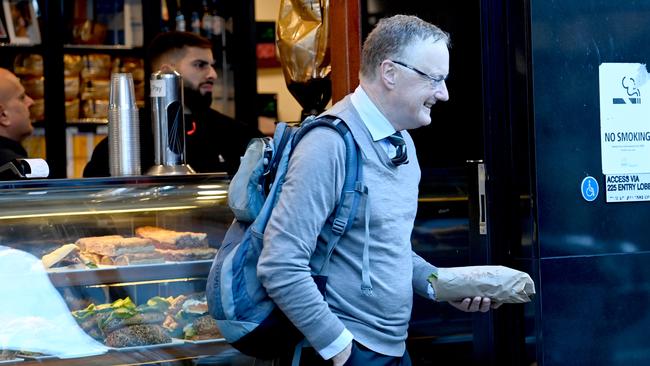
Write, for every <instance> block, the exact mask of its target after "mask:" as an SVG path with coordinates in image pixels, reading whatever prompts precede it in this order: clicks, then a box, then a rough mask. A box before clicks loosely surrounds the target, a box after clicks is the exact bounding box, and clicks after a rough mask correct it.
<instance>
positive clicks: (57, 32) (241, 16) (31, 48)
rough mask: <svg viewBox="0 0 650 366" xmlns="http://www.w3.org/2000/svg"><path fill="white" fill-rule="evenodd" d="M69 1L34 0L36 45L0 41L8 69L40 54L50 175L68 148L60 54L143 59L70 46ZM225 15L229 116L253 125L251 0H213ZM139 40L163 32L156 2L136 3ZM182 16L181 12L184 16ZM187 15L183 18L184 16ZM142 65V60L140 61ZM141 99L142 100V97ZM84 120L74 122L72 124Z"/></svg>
mask: <svg viewBox="0 0 650 366" xmlns="http://www.w3.org/2000/svg"><path fill="white" fill-rule="evenodd" d="M75 1H80V0H63V1H61V0H38V4H39V10H40V17H39V24H40V28H41V44H38V45H14V44H10V43H0V52H2V54H3V57H2V58H0V67H5V68H8V69H12V68H13V60H14V58H15V56H16V55H18V54H21V53H36V54H40V55H43V76H44V77H45V86H44V95H45V97H44V100H45V121H43V122H39V124H40V125H41V127H42V129H43V132H41V133H42V134H44V136H45V154H46V158H47V162H48V164H49V167H50V178H66V177H68V174H67V171H68V168H67V167H68V161H67V160H68V156H67V151H68V146H67V142H66V140H67V138H66V136H67V132H66V130H67V128H68V127H69V126H70V124H68V123H67V122H66V111H65V96H64V93H63V92H62V89H63V85H64V75H63V70H64V64H63V55H64V54H66V53H73V54H81V55H83V54H89V53H103V54H109V55H113V56H126V55H128V56H136V57H140V58H144V57H145V54H146V50H145V48H143V47H127V46H122V45H73V44H69V43H68V42H69V40H67V39H66V35H65V34H66V31H65V30H66V29H67V23H68V22H69V21H70V20H71V16H69V14H68V13H66V11H68V10H69V9H70V8H71V5H72V4H74V2H75ZM201 3H202V1H201V0H182V1H181V2H180V4H181V8H182V9H183V11H186V9H192V8H198V7H200V6H201ZM216 3H219V4H220V5H219V6H220V9H221V10H222V11H223V12H224V15H225V16H228V17H232V19H233V32H232V33H231V34H229V37H230V38H229V39H228V58H229V60H228V64H229V65H231V67H232V73H233V75H234V76H233V79H234V80H233V85H234V94H235V96H236V98H235V100H234V102H235V106H234V114H235V118H236V119H237V120H239V121H242V122H244V123H247V124H249V125H252V126H257V115H256V110H255V108H251V103H253V104H254V102H251V101H255V98H256V95H257V66H256V56H255V11H254V9H255V4H254V0H244V1H238V2H232V3H231V2H225V1H216ZM167 4H168V6H169V11H170V13H172V14H175V12H176V10H177V9H176V2H175V1H167ZM142 11H143V17H142V20H143V38H144V44H145V45H146V44H148V43H149V41H150V40H151V39H153V37H154V36H155V35H156V34H158V33H160V32H161V31H162V30H163V26H164V25H163V24H162V21H161V17H160V16H159V14H161V2H160V1H146V0H143V1H142ZM187 15H188V14H186V17H187ZM188 19H189V18H188ZM219 47H220V45H219V46H218V47H217V46H216V45H215V48H214V50H215V57H216V58H219V59H220V57H218V54H217V52H219V51H220V48H219ZM145 64H146V63H145ZM150 74H151V70H148V69H147V67H146V66H145V83H146V84H145V90H147V87H148V77H147V75H150ZM145 102H146V100H145ZM85 122H88V121H86V120H80V121H75V123H74V124H73V125H74V126H77V125H80V124H81V123H85Z"/></svg>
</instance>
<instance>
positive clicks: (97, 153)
mask: <svg viewBox="0 0 650 366" xmlns="http://www.w3.org/2000/svg"><path fill="white" fill-rule="evenodd" d="M140 116H141V118H140V121H141V122H140V127H141V128H140V136H141V138H140V139H141V140H142V143H141V146H140V151H141V155H142V156H141V166H142V173H143V174H145V173H146V172H147V170H148V169H149V168H150V167H151V166H153V165H154V151H153V136H152V133H151V128H150V124H149V123H147V124H146V125H143V124H142V121H150V120H151V118H150V117H148V116H150V114H145V113H141V114H140ZM144 116H147V117H144ZM143 117H144V118H143ZM185 130H186V134H185V151H186V163H187V164H188V165H189V166H191V167H192V169H194V171H196V172H197V173H212V172H226V173H228V174H230V175H232V174H235V172H236V171H237V168H239V161H240V158H241V156H242V155H244V152H245V151H246V147H247V146H248V142H249V141H250V140H251V139H252V138H254V137H262V136H263V135H262V133H261V132H260V131H258V130H257V129H256V128H252V127H249V126H247V125H245V124H243V123H241V122H238V121H236V120H234V119H232V118H230V117H228V116H226V115H223V114H221V113H219V112H217V111H215V110H214V109H207V110H205V111H203V112H202V113H195V114H193V115H185ZM83 176H84V177H108V176H110V170H109V167H108V138H105V139H103V140H102V141H100V142H99V144H98V145H97V147H95V150H94V151H93V154H92V157H91V159H90V161H89V162H88V164H86V167H85V168H84V172H83Z"/></svg>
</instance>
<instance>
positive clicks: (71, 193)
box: [0, 174, 233, 365]
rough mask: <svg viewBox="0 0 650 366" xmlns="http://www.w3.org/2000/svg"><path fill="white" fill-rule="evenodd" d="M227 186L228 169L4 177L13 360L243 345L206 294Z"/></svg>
mask: <svg viewBox="0 0 650 366" xmlns="http://www.w3.org/2000/svg"><path fill="white" fill-rule="evenodd" d="M227 190H228V180H227V179H226V177H225V175H223V174H195V175H188V176H157V177H148V176H137V177H128V178H126V177H125V178H97V179H94V178H93V179H77V180H74V179H70V180H57V179H53V180H32V181H11V182H8V181H7V182H0V224H1V225H0V263H2V264H3V266H4V267H3V268H2V269H0V287H1V288H2V293H3V294H4V296H3V298H4V300H0V306H2V307H3V309H4V310H3V313H2V314H1V315H0V320H2V321H3V322H5V324H6V323H9V324H15V325H16V326H13V327H3V328H2V329H1V330H0V355H1V356H0V357H2V363H3V364H5V363H8V364H13V363H16V364H21V365H23V364H30V362H38V363H50V364H52V365H88V364H97V365H114V364H133V363H138V364H146V363H157V362H161V361H168V360H175V359H178V360H180V359H186V360H187V359H192V358H200V357H205V356H212V357H215V356H219V355H220V354H222V353H224V354H229V353H231V352H233V349H232V348H231V347H230V346H229V345H228V344H227V343H226V342H225V340H224V339H223V338H222V337H221V334H220V333H219V329H218V328H217V326H216V322H215V321H214V319H212V318H211V317H210V315H209V314H208V309H207V300H206V295H205V283H206V278H207V275H208V272H209V269H210V266H211V264H212V259H213V258H214V256H215V254H216V252H217V249H218V245H219V243H220V242H221V240H222V238H223V236H224V234H225V232H226V230H227V229H228V226H229V225H230V222H231V221H232V214H231V212H230V209H229V208H228V205H227V197H226V195H227ZM6 263H8V264H6ZM45 303H46V304H48V306H46V307H44V306H42V304H45ZM44 334H49V335H44ZM52 339H56V340H52ZM61 339H66V340H67V341H66V342H63V341H61Z"/></svg>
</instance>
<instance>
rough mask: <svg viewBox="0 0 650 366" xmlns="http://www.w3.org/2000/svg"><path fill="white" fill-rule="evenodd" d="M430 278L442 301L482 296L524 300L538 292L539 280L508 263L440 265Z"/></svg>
mask: <svg viewBox="0 0 650 366" xmlns="http://www.w3.org/2000/svg"><path fill="white" fill-rule="evenodd" d="M429 282H430V283H431V285H432V286H433V289H434V290H435V292H436V300H438V301H459V300H462V299H465V298H468V297H469V298H473V297H476V296H481V297H489V298H490V299H491V300H492V301H495V302H497V303H524V302H529V301H530V300H531V297H532V296H533V295H534V294H535V283H534V282H533V280H532V279H531V278H530V276H529V275H528V274H527V273H525V272H521V271H517V270H515V269H512V268H509V267H504V266H467V267H449V268H438V273H437V274H432V275H431V276H429Z"/></svg>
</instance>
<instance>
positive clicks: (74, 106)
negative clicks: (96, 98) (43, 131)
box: [65, 99, 79, 121]
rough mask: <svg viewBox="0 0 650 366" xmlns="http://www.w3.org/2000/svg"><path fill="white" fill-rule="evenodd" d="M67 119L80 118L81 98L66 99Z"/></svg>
mask: <svg viewBox="0 0 650 366" xmlns="http://www.w3.org/2000/svg"><path fill="white" fill-rule="evenodd" d="M65 119H66V120H67V121H73V120H77V119H79V99H73V100H66V101H65Z"/></svg>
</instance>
